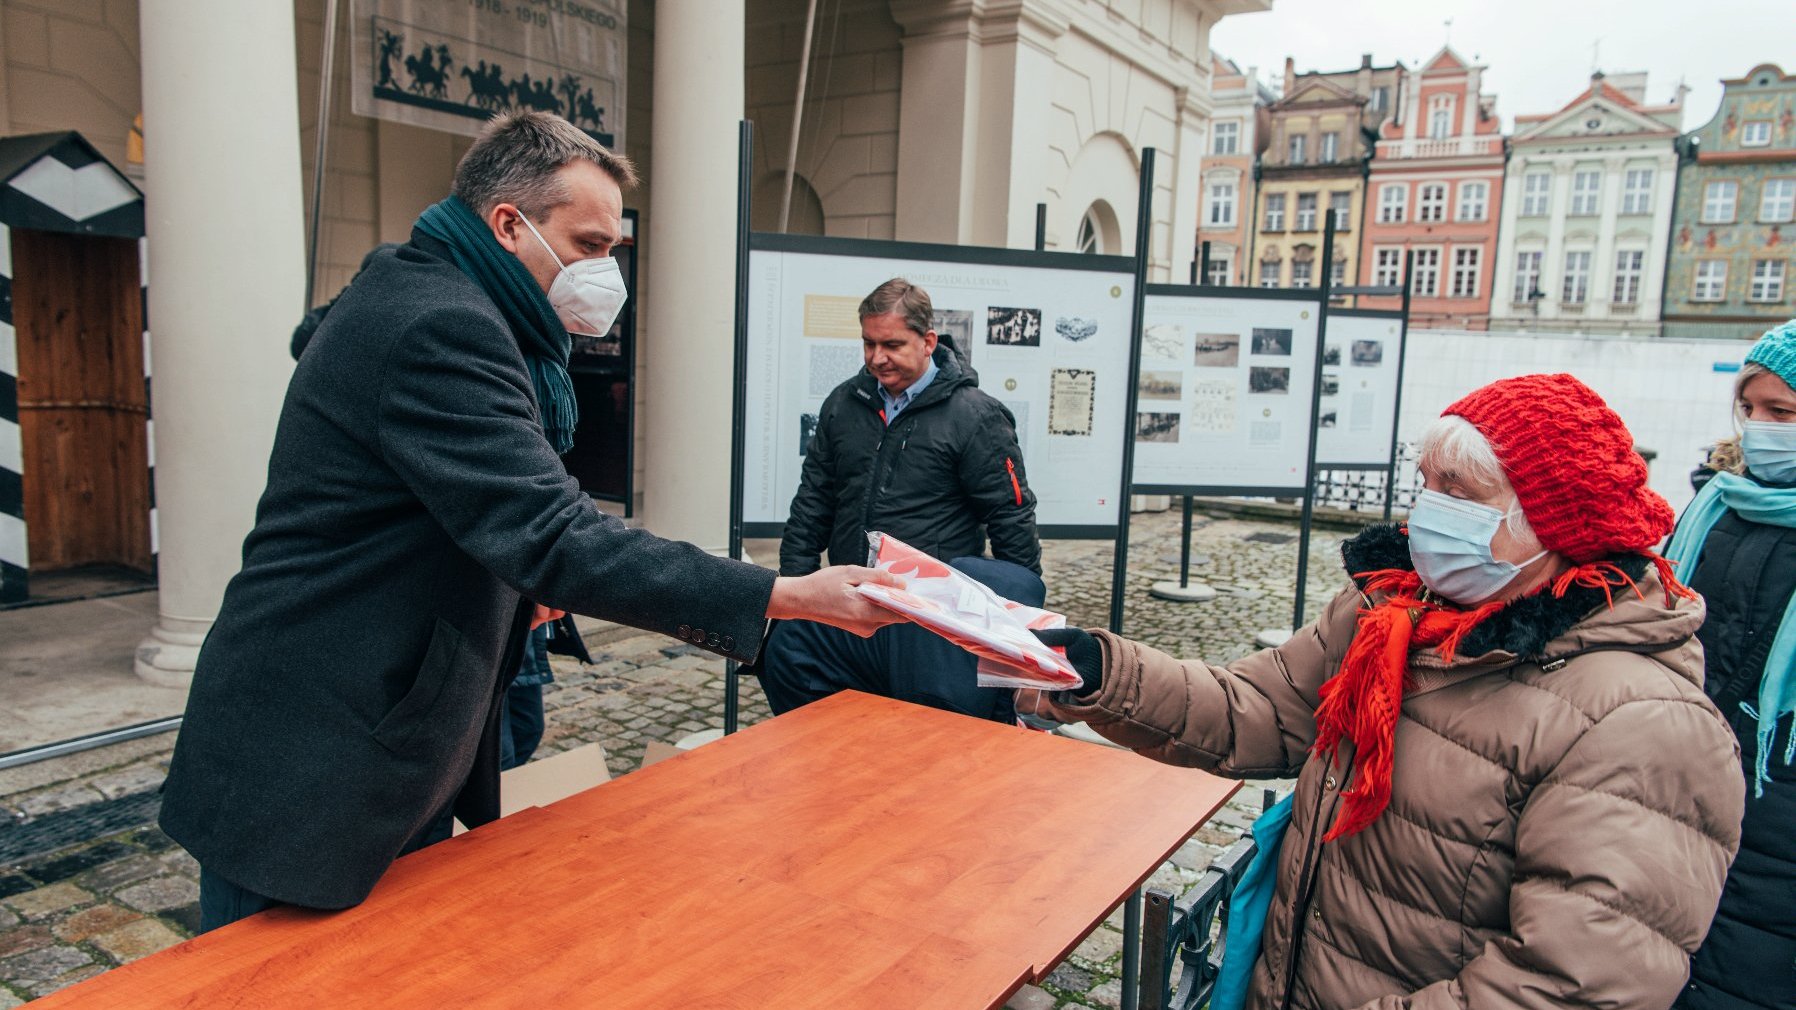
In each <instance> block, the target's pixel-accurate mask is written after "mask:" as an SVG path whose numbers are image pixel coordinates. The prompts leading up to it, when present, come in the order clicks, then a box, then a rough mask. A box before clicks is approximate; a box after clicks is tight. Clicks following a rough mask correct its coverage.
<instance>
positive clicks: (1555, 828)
mask: <svg viewBox="0 0 1796 1010" xmlns="http://www.w3.org/2000/svg"><path fill="white" fill-rule="evenodd" d="M1390 529H1392V528H1390V527H1383V528H1378V529H1375V530H1373V531H1368V534H1367V535H1365V536H1362V537H1361V538H1360V539H1361V540H1362V541H1363V540H1366V539H1368V538H1370V539H1372V540H1374V541H1378V540H1383V541H1386V542H1385V543H1383V545H1382V549H1381V550H1380V551H1379V553H1381V554H1383V555H1385V556H1384V557H1382V558H1380V559H1379V560H1378V561H1368V560H1365V559H1352V558H1351V557H1350V562H1351V561H1352V560H1359V561H1360V563H1359V564H1357V565H1350V570H1353V571H1369V570H1372V569H1373V568H1375V567H1396V566H1397V565H1399V564H1400V565H1402V566H1403V567H1408V558H1407V550H1403V549H1402V548H1403V545H1402V541H1401V540H1400V539H1399V540H1397V541H1395V543H1394V545H1393V544H1392V543H1390V542H1388V541H1389V537H1390V536H1391V534H1390V533H1388V532H1384V531H1388V530H1390ZM1359 546H1360V547H1361V549H1362V551H1363V550H1364V549H1365V547H1366V545H1365V544H1363V543H1362V544H1361V545H1359ZM1393 546H1394V548H1395V549H1396V550H1398V551H1401V554H1400V555H1397V554H1394V553H1393V551H1392V548H1393ZM1350 550H1351V548H1350ZM1638 560H1639V559H1635V561H1636V562H1638ZM1631 567H1632V569H1633V570H1632V571H1630V572H1629V574H1631V575H1632V574H1636V573H1637V572H1640V571H1641V569H1643V568H1644V567H1645V566H1644V564H1643V563H1636V564H1633V565H1631ZM1639 585H1640V588H1641V590H1642V591H1643V592H1644V594H1645V599H1644V600H1642V599H1640V598H1639V597H1637V596H1636V595H1635V594H1634V593H1633V592H1631V591H1629V592H1625V593H1621V592H1618V593H1617V594H1616V600H1615V605H1614V608H1613V609H1610V608H1609V607H1608V606H1607V604H1606V603H1605V602H1604V600H1603V596H1602V594H1601V592H1600V591H1595V590H1587V589H1573V590H1572V591H1571V592H1570V593H1568V594H1567V596H1566V598H1565V599H1564V600H1553V599H1552V598H1551V597H1550V596H1547V595H1545V594H1542V595H1540V596H1537V597H1531V598H1529V599H1528V600H1526V601H1518V604H1512V605H1511V606H1510V607H1509V608H1506V609H1505V611H1504V612H1503V613H1502V614H1500V615H1499V617H1498V618H1493V619H1491V621H1489V622H1486V626H1482V627H1481V628H1480V630H1479V632H1478V633H1477V634H1478V635H1480V636H1482V637H1481V638H1477V639H1474V640H1472V642H1471V643H1470V644H1476V645H1479V646H1481V648H1478V649H1476V650H1474V649H1471V648H1465V649H1463V650H1462V651H1463V652H1464V654H1465V655H1464V657H1462V658H1459V659H1456V660H1455V661H1454V662H1452V663H1442V662H1441V660H1440V658H1439V656H1438V655H1437V654H1435V653H1433V652H1432V651H1429V652H1418V653H1416V654H1415V655H1414V657H1413V661H1412V665H1411V670H1410V676H1411V678H1412V679H1411V682H1410V684H1409V685H1408V687H1407V690H1406V693H1405V697H1404V702H1403V709H1402V716H1401V718H1400V719H1399V721H1398V726H1397V731H1396V744H1395V755H1396V770H1395V774H1394V776H1393V779H1394V780H1393V792H1392V798H1391V802H1390V805H1389V807H1387V808H1386V809H1385V811H1384V812H1383V813H1382V814H1381V815H1380V816H1379V817H1378V819H1377V820H1375V821H1373V822H1372V824H1371V826H1370V827H1368V828H1367V829H1366V830H1364V831H1363V832H1361V833H1359V834H1358V835H1353V836H1348V837H1346V838H1343V839H1339V840H1337V841H1334V842H1330V843H1328V844H1326V845H1322V844H1321V841H1320V840H1321V838H1322V836H1323V835H1325V834H1327V831H1328V828H1329V826H1330V825H1331V824H1333V822H1334V818H1335V816H1336V813H1337V810H1338V808H1339V806H1340V800H1341V790H1342V789H1343V788H1346V787H1349V786H1351V785H1352V782H1351V781H1350V780H1349V778H1348V775H1349V770H1350V768H1351V764H1352V762H1351V758H1352V755H1351V750H1350V745H1349V744H1343V747H1342V753H1341V754H1339V755H1338V756H1337V759H1336V761H1335V763H1334V764H1333V765H1331V766H1325V764H1324V762H1323V761H1321V760H1319V759H1318V760H1313V761H1312V760H1310V745H1311V743H1312V741H1313V740H1314V737H1315V721H1314V711H1315V708H1316V705H1317V701H1318V697H1317V692H1318V690H1319V688H1320V687H1321V685H1322V683H1323V681H1325V680H1326V679H1328V678H1329V677H1330V676H1332V675H1333V674H1334V673H1335V671H1336V670H1337V668H1338V667H1339V666H1340V663H1341V658H1342V656H1343V655H1344V654H1345V652H1346V649H1347V644H1348V642H1349V640H1350V639H1351V638H1352V637H1353V634H1354V629H1355V622H1356V619H1357V611H1358V608H1359V606H1360V605H1361V604H1362V603H1363V602H1364V597H1362V596H1361V595H1360V594H1359V593H1358V592H1357V591H1354V590H1349V591H1347V592H1344V593H1342V594H1341V595H1340V596H1338V597H1336V598H1335V599H1334V601H1333V602H1332V603H1330V604H1329V605H1328V607H1327V609H1326V610H1325V611H1324V612H1323V614H1322V616H1321V618H1320V619H1319V620H1317V621H1316V623H1314V624H1311V625H1309V626H1307V627H1305V628H1304V629H1303V630H1302V631H1300V632H1298V633H1297V634H1296V635H1295V636H1294V637H1293V638H1292V639H1291V640H1290V641H1289V642H1287V643H1286V644H1285V645H1284V646H1282V647H1280V648H1278V649H1274V650H1267V651H1264V652H1260V653H1257V654H1255V655H1252V656H1249V657H1247V658H1245V659H1242V660H1240V661H1238V662H1236V663H1233V664H1231V665H1229V666H1226V667H1215V666H1208V665H1205V664H1204V663H1201V662H1195V661H1180V660H1176V659H1173V658H1172V657H1170V656H1167V655H1165V654H1163V653H1160V652H1156V651H1154V650H1153V649H1150V648H1147V647H1146V646H1143V645H1140V644H1138V643H1135V642H1131V641H1128V640H1126V639H1122V638H1118V637H1116V636H1113V635H1109V634H1107V633H1103V632H1098V633H1096V635H1097V637H1098V639H1099V641H1100V644H1101V645H1102V647H1103V655H1104V669H1105V675H1104V683H1103V687H1102V689H1101V691H1100V692H1099V694H1098V696H1097V697H1096V698H1095V699H1093V700H1092V701H1093V703H1092V704H1089V705H1077V704H1062V705H1059V706H1057V708H1058V713H1059V717H1060V718H1067V719H1083V720H1086V721H1087V722H1089V723H1090V724H1091V726H1092V727H1093V728H1094V729H1096V730H1097V731H1098V732H1100V733H1102V734H1103V735H1104V736H1106V737H1109V738H1110V739H1112V740H1114V741H1116V742H1117V743H1120V744H1123V745H1125V746H1128V747H1132V748H1134V749H1135V750H1137V751H1139V752H1141V753H1142V754H1145V755H1148V756H1149V757H1153V758H1155V759H1157V760H1160V761H1166V762H1169V763H1172V764H1179V765H1192V766H1197V767H1201V768H1207V769H1210V770H1212V771H1215V772H1217V773H1219V774H1222V775H1228V776H1232V777H1239V778H1246V777H1267V778H1274V777H1287V776H1292V775H1297V776H1298V783H1297V790H1296V798H1295V807H1294V812H1293V816H1292V821H1291V826H1290V829H1289V830H1288V832H1287V833H1286V835H1285V839H1284V845H1283V848H1282V850H1281V851H1280V854H1279V871H1278V882H1277V887H1276V890H1275V894H1274V897H1273V901H1272V907H1271V910H1270V912H1269V914H1268V916H1267V922H1266V930H1265V933H1264V946H1263V949H1262V951H1261V957H1260V960H1259V963H1258V964H1257V965H1256V966H1255V969H1254V981H1253V988H1252V993H1251V995H1250V997H1249V1000H1248V1006H1249V1007H1250V1008H1252V1010H1267V1008H1274V1007H1292V1008H1308V1010H1334V1008H1348V1007H1378V1008H1386V1010H1394V1008H1398V1007H1442V1008H1447V1007H1451V1008H1484V1007H1541V1008H1549V1007H1587V1006H1588V1007H1598V1006H1600V1007H1638V1008H1657V1010H1662V1008H1664V1007H1667V1006H1669V1005H1670V1004H1671V1001H1672V999H1673V998H1674V997H1676V996H1677V994H1678V991H1679V989H1680V988H1681V987H1682V985H1683V984H1684V981H1685V978H1686V975H1687V972H1688V958H1689V955H1690V953H1691V952H1692V951H1694V950H1695V949H1696V947H1697V945H1698V944H1699V943H1700V942H1701V940H1702V938H1703V936H1704V934H1705V933H1706V932H1707V931H1708V927H1709V921H1710V919H1711V918H1712V917H1713V916H1714V913H1715V907H1716V903H1717V901H1718V900H1719V898H1720V895H1721V885H1722V882H1723V880H1724V879H1725V878H1726V876H1727V869H1728V865H1729V863H1730V861H1731V860H1732V858H1733V854H1734V851H1735V849H1736V848H1737V847H1738V844H1739V832H1740V820H1741V816H1742V807H1743V803H1744V798H1745V783H1744V781H1743V779H1742V778H1741V774H1740V764H1739V758H1738V757H1737V756H1736V744H1735V742H1734V737H1733V734H1732V733H1730V732H1729V730H1728V728H1727V726H1726V724H1725V723H1724V722H1723V721H1722V720H1721V717H1720V715H1719V713H1717V712H1716V711H1715V709H1714V707H1713V706H1712V705H1711V704H1710V702H1709V700H1708V698H1707V697H1706V696H1704V694H1703V691H1702V687H1701V684H1702V650H1701V647H1700V646H1699V645H1698V644H1697V642H1696V639H1695V637H1694V636H1695V632H1696V629H1697V627H1698V626H1699V625H1700V624H1701V623H1702V619H1703V608H1702V605H1701V603H1700V602H1696V601H1691V600H1679V601H1678V602H1677V605H1676V606H1675V607H1671V608H1668V607H1666V606H1665V597H1664V593H1663V591H1662V590H1661V588H1660V586H1659V583H1658V580H1657V578H1656V576H1654V575H1653V574H1652V573H1651V572H1650V571H1647V572H1644V573H1643V574H1641V577H1640V578H1639ZM1593 593H1594V596H1593V595H1592V594H1593ZM1521 604H1526V605H1521ZM1480 653H1481V654H1480Z"/></svg>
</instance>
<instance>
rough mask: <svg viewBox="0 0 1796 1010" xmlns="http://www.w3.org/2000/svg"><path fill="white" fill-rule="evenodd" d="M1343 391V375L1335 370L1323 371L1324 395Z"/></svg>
mask: <svg viewBox="0 0 1796 1010" xmlns="http://www.w3.org/2000/svg"><path fill="white" fill-rule="evenodd" d="M1340 391H1341V377H1340V376H1339V375H1336V374H1335V373H1334V372H1323V373H1322V395H1323V396H1333V395H1335V394H1336V393H1339V392H1340Z"/></svg>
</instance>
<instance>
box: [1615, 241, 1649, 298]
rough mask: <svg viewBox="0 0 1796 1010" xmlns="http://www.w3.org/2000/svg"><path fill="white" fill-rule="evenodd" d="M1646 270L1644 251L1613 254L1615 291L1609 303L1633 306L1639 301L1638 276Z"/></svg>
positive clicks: (1633, 250) (1623, 250)
mask: <svg viewBox="0 0 1796 1010" xmlns="http://www.w3.org/2000/svg"><path fill="white" fill-rule="evenodd" d="M1645 269H1646V251H1645V250H1644V249H1622V250H1618V251H1617V252H1616V254H1615V290H1614V291H1613V292H1611V295H1612V297H1611V299H1610V300H1611V301H1613V302H1614V303H1615V304H1617V305H1633V304H1635V303H1637V302H1639V301H1640V275H1641V274H1642V273H1643V272H1644V271H1645Z"/></svg>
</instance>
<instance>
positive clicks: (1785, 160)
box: [1664, 63, 1796, 337]
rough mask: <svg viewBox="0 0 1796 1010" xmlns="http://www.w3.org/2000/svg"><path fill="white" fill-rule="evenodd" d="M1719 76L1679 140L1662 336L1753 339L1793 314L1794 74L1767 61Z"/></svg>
mask: <svg viewBox="0 0 1796 1010" xmlns="http://www.w3.org/2000/svg"><path fill="white" fill-rule="evenodd" d="M1721 83H1722V93H1721V107H1720V108H1718V109H1717V110H1715V116H1714V118H1712V119H1710V120H1709V121H1708V123H1706V124H1705V125H1703V126H1701V127H1699V128H1698V129H1695V130H1692V131H1691V132H1690V133H1688V134H1686V135H1685V136H1684V137H1683V138H1682V140H1681V141H1680V142H1679V145H1678V149H1679V155H1680V158H1679V168H1678V182H1677V211H1676V214H1675V218H1674V221H1673V231H1672V242H1671V263H1670V267H1669V269H1668V270H1667V273H1666V277H1665V307H1664V313H1665V335H1666V336H1668V337H1755V336H1757V335H1758V334H1759V333H1761V332H1763V331H1764V330H1766V329H1769V328H1770V327H1772V326H1775V325H1777V324H1778V323H1781V322H1783V321H1784V320H1786V319H1789V318H1790V317H1791V315H1793V314H1796V310H1793V309H1792V308H1791V304H1792V299H1791V291H1790V287H1791V284H1792V283H1796V276H1792V273H1793V272H1796V252H1793V251H1792V242H1796V226H1793V224H1792V222H1793V221H1796V75H1790V74H1786V73H1784V72H1783V71H1782V70H1781V69H1780V68H1778V67H1777V66H1776V65H1775V64H1771V63H1765V64H1761V65H1759V66H1757V67H1754V68H1752V70H1751V71H1749V72H1748V73H1747V74H1746V76H1744V77H1740V78H1738V79H1736V80H1731V81H1722V82H1721Z"/></svg>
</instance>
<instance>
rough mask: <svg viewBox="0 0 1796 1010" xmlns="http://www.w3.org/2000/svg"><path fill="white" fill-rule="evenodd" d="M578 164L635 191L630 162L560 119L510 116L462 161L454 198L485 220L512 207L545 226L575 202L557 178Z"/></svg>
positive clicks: (525, 114)
mask: <svg viewBox="0 0 1796 1010" xmlns="http://www.w3.org/2000/svg"><path fill="white" fill-rule="evenodd" d="M579 160H585V161H590V162H592V163H593V164H595V165H597V166H599V168H601V169H603V170H604V172H605V174H606V175H609V176H611V178H613V179H615V180H616V181H617V184H618V187H619V188H620V189H629V188H631V187H632V186H634V185H636V166H634V165H632V164H631V163H630V159H628V158H626V157H624V156H623V155H621V154H618V153H616V152H614V151H612V150H610V149H609V148H607V147H606V146H605V145H603V144H601V143H599V142H598V141H596V140H594V139H592V137H591V136H589V135H587V133H586V132H585V131H584V130H581V129H580V128H579V127H577V126H575V125H574V124H572V123H570V122H568V121H567V120H565V119H563V118H561V117H560V116H557V115H554V114H553V113H548V112H512V113H507V114H505V115H502V116H495V117H493V120H492V121H491V122H490V123H488V124H487V126H486V129H485V130H483V131H481V134H480V136H479V137H478V138H476V139H475V141H474V145H473V146H472V147H470V148H468V153H467V154H464V155H462V159H461V163H460V164H458V165H456V166H455V182H454V184H453V185H452V186H451V187H450V192H452V193H454V194H455V195H456V196H458V197H460V198H461V202H463V203H465V204H467V205H468V207H469V208H470V209H472V210H473V211H474V213H476V214H479V215H480V216H481V217H485V216H486V215H487V214H488V213H489V212H490V211H491V210H492V209H493V208H494V207H495V206H497V205H498V204H501V203H509V204H513V205H515V206H516V207H517V208H518V209H519V210H521V211H523V212H524V214H525V215H526V216H527V217H529V218H531V219H532V220H534V221H538V222H541V221H544V220H547V219H548V217H549V215H550V213H552V212H553V211H554V210H555V208H556V207H559V206H561V205H562V204H564V203H567V202H568V201H569V200H571V199H572V196H571V195H570V194H569V193H568V188H567V184H566V183H565V182H563V181H562V179H561V177H560V175H559V173H560V171H561V169H562V168H564V167H566V166H567V165H569V164H571V163H573V162H575V161H579Z"/></svg>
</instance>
